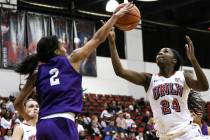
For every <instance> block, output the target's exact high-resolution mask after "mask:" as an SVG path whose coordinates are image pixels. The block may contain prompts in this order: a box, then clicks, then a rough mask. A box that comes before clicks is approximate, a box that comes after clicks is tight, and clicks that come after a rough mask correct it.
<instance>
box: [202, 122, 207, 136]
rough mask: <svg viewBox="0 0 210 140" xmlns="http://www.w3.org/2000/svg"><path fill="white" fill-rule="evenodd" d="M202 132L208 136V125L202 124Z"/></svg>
mask: <svg viewBox="0 0 210 140" xmlns="http://www.w3.org/2000/svg"><path fill="white" fill-rule="evenodd" d="M201 132H202V134H203V135H208V125H207V124H206V123H203V124H202V126H201Z"/></svg>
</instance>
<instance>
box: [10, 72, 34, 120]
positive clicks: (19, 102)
mask: <svg viewBox="0 0 210 140" xmlns="http://www.w3.org/2000/svg"><path fill="white" fill-rule="evenodd" d="M36 78H37V74H35V73H34V74H33V75H32V76H30V77H29V78H28V79H27V81H26V84H25V85H24V87H23V89H22V90H21V91H20V95H18V96H17V97H16V99H15V102H14V107H15V109H16V110H17V111H18V112H19V114H20V115H21V116H22V117H23V118H24V119H25V120H28V119H29V116H28V114H27V113H26V112H25V107H24V103H25V102H26V100H27V99H28V97H29V96H30V95H31V93H32V91H33V89H34V86H35V82H36Z"/></svg>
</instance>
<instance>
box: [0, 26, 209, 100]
mask: <svg viewBox="0 0 210 140" xmlns="http://www.w3.org/2000/svg"><path fill="white" fill-rule="evenodd" d="M125 38H126V46H128V47H127V48H126V52H127V54H126V56H127V58H128V59H126V60H121V61H122V64H123V66H124V67H125V68H128V69H132V70H135V71H138V72H150V73H157V72H158V67H157V66H156V64H154V63H144V62H143V49H142V40H141V38H142V33H141V30H132V31H130V32H126V35H125ZM96 61H97V75H98V76H97V77H87V76H84V77H83V83H82V86H83V88H84V89H86V91H85V92H86V93H97V94H113V95H131V96H133V97H135V98H140V97H145V98H146V94H145V91H144V89H143V87H141V86H137V85H134V84H132V83H130V82H127V81H126V80H124V79H122V78H119V77H117V76H116V75H115V74H114V71H113V68H112V64H111V60H110V58H106V57H97V59H96ZM183 69H192V68H190V67H184V68H183ZM204 72H205V74H206V75H207V78H208V80H209V81H210V70H209V69H208V70H207V69H204ZM0 77H1V79H0V96H9V95H13V94H15V93H16V92H18V85H19V82H20V76H19V75H18V74H16V73H15V72H13V71H11V70H5V69H1V70H0ZM23 79H24V78H22V80H23ZM22 83H24V82H22ZM203 98H204V99H205V100H206V101H210V91H208V92H205V93H203Z"/></svg>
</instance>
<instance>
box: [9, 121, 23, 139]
mask: <svg viewBox="0 0 210 140" xmlns="http://www.w3.org/2000/svg"><path fill="white" fill-rule="evenodd" d="M23 133H24V132H23V128H22V127H21V126H20V125H17V126H16V127H15V128H14V130H13V133H12V140H22V137H23Z"/></svg>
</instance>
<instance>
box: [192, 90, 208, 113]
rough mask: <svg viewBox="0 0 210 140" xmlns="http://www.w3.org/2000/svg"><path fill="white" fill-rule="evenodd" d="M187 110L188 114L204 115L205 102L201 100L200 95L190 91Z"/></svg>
mask: <svg viewBox="0 0 210 140" xmlns="http://www.w3.org/2000/svg"><path fill="white" fill-rule="evenodd" d="M188 108H189V110H190V112H192V113H195V114H196V115H198V116H200V115H201V114H203V113H204V109H205V101H204V100H203V99H202V98H201V96H200V93H197V92H195V91H193V90H190V93H189V96H188Z"/></svg>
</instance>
